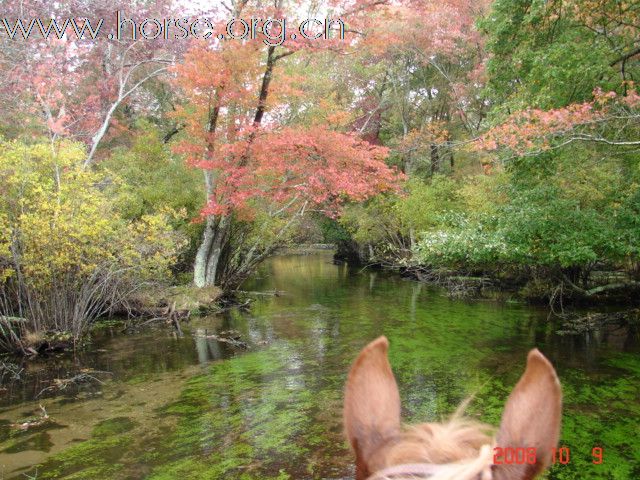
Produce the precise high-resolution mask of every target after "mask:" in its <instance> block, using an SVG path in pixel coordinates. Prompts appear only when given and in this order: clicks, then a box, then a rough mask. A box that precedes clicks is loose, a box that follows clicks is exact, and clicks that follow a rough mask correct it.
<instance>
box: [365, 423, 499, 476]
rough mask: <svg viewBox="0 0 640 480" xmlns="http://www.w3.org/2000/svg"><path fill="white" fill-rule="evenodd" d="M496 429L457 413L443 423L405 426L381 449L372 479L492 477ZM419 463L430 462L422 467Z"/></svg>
mask: <svg viewBox="0 0 640 480" xmlns="http://www.w3.org/2000/svg"><path fill="white" fill-rule="evenodd" d="M494 430H495V429H494V428H493V427H491V426H489V425H485V424H482V423H479V422H476V421H473V420H470V419H467V418H462V417H460V416H458V415H455V416H454V417H453V418H452V419H450V420H449V421H447V422H444V423H421V424H417V425H408V426H405V427H403V429H402V430H401V432H400V434H399V435H398V436H397V437H396V438H395V439H394V440H393V441H392V442H389V444H388V445H387V446H386V447H385V448H384V451H382V452H380V460H381V463H380V466H381V467H382V469H380V470H379V471H378V472H377V473H376V474H374V475H373V476H371V477H370V480H391V479H393V480H404V479H409V478H413V479H415V478H420V477H416V475H417V474H422V476H427V475H428V478H429V479H430V480H472V479H478V478H491V476H490V474H487V473H486V472H487V469H490V465H491V463H492V460H493V448H492V447H493V444H494V440H493V436H492V433H493V431H494ZM419 465H423V466H424V465H427V467H426V468H425V467H420V466H419Z"/></svg>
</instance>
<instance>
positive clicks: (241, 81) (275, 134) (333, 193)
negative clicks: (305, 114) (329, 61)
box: [175, 0, 399, 290]
mask: <svg viewBox="0 0 640 480" xmlns="http://www.w3.org/2000/svg"><path fill="white" fill-rule="evenodd" d="M377 3H382V2H362V3H354V2H349V4H348V5H342V6H340V5H338V6H334V8H337V9H338V11H343V12H345V13H344V15H343V16H342V18H343V19H345V21H347V19H348V24H349V26H350V29H351V31H352V32H355V30H356V29H357V28H356V27H357V25H358V21H359V20H360V19H365V18H366V12H367V11H368V10H369V9H371V8H374V7H375V5H376V4H377ZM297 8H299V5H293V4H289V5H288V8H287V9H285V3H284V2H282V1H280V0H276V1H275V2H274V3H273V4H272V5H271V7H270V8H267V9H265V8H261V9H259V10H258V9H255V8H253V6H252V5H251V4H250V2H248V1H246V0H244V1H243V0H236V1H235V2H233V3H232V11H231V12H230V14H231V16H232V17H236V18H239V17H246V18H249V17H254V18H258V17H261V18H283V17H287V18H289V19H292V18H294V17H295V15H294V14H292V12H296V11H297ZM290 23H291V22H290ZM215 28H218V29H219V30H218V31H224V22H223V21H221V22H220V23H219V24H216V25H215ZM274 32H275V30H274V31H271V35H273V34H274ZM354 35H355V33H351V38H354ZM264 40H265V37H264V36H263V35H258V38H256V39H254V40H250V39H246V40H242V41H241V40H228V41H223V42H218V41H207V42H199V43H195V44H193V46H192V48H191V49H190V50H189V51H188V52H187V54H186V55H185V60H184V62H183V63H181V64H180V65H178V66H177V67H176V74H177V75H176V76H177V83H178V85H179V86H180V87H181V88H182V91H183V94H184V97H185V100H186V101H185V102H184V104H183V105H182V106H181V107H180V108H178V111H177V115H178V116H179V117H180V118H181V121H182V122H183V123H184V125H185V132H184V135H183V137H182V139H181V140H180V141H179V142H178V143H177V145H176V147H175V149H176V151H177V152H180V153H182V154H184V155H185V156H186V159H187V162H188V163H190V164H191V165H193V166H196V167H199V168H201V169H202V170H203V173H204V183H205V187H206V196H207V204H206V206H205V208H204V209H203V211H202V217H203V221H204V223H205V229H204V234H203V237H202V242H201V244H200V246H199V248H198V251H197V255H196V259H195V265H194V283H195V285H196V286H199V287H203V286H208V285H213V284H217V285H220V286H222V287H223V288H224V289H226V290H229V289H233V288H235V287H237V286H238V285H239V284H240V283H241V282H242V280H243V279H244V278H245V277H246V276H247V274H248V273H250V272H251V271H252V270H253V269H254V268H255V266H256V265H257V264H258V263H259V262H260V261H261V260H262V259H264V258H265V257H266V256H267V255H269V254H270V253H272V252H273V251H274V249H276V248H277V247H278V246H280V245H282V242H283V240H284V238H285V237H286V235H287V233H288V232H290V231H291V229H292V227H293V226H294V225H295V224H296V222H297V220H298V219H300V218H301V216H302V215H303V214H304V213H305V212H308V211H310V210H320V211H322V212H324V213H325V214H327V215H336V214H337V213H338V211H339V208H340V206H341V205H342V204H343V203H344V202H346V201H349V200H355V201H359V200H364V199H366V198H368V197H370V196H372V195H374V194H376V193H378V192H382V191H385V190H390V189H395V188H397V183H398V179H399V177H398V176H397V174H396V173H395V171H394V170H392V169H390V168H388V167H387V166H386V165H385V163H384V159H385V157H386V155H387V150H386V149H385V148H384V147H380V146H374V145H371V144H369V143H367V142H365V141H363V140H361V139H359V138H358V137H356V136H355V135H353V134H351V133H348V132H340V131H334V130H331V129H329V128H327V126H323V125H317V124H311V125H308V124H307V125H304V124H303V125H300V124H293V123H291V122H288V121H286V120H285V118H291V117H292V116H291V115H284V114H283V113H284V112H287V111H289V110H290V109H291V108H293V105H298V107H297V108H300V107H299V105H300V102H296V101H295V100H296V99H299V98H300V96H301V95H303V92H304V90H303V89H304V78H301V77H300V75H298V74H296V73H294V72H295V69H294V68H292V64H289V65H288V67H289V68H285V67H284V66H285V63H283V62H285V59H287V60H288V61H293V60H292V59H293V58H294V57H299V56H301V55H308V54H312V52H314V51H327V50H329V49H331V50H333V51H339V50H340V49H344V48H347V47H348V46H349V44H350V41H349V40H348V39H347V40H339V39H335V38H334V39H332V40H317V41H315V42H310V41H306V40H304V39H302V40H301V39H300V38H297V39H295V40H292V39H291V38H290V37H289V36H288V37H287V41H286V42H285V43H283V44H282V45H278V46H269V45H266V44H265V42H264ZM320 42H323V43H320ZM294 54H296V55H294ZM281 65H283V67H282V68H280V66H281Z"/></svg>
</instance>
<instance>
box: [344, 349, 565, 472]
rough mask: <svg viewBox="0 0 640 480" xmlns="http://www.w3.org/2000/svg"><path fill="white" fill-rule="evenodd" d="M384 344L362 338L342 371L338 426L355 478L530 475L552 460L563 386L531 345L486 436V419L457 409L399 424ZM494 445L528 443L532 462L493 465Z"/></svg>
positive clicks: (398, 413) (393, 382)
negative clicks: (441, 418) (431, 419)
mask: <svg viewBox="0 0 640 480" xmlns="http://www.w3.org/2000/svg"><path fill="white" fill-rule="evenodd" d="M388 346H389V342H388V341H387V339H386V338H385V337H380V338H378V339H376V340H374V341H373V342H371V343H370V344H369V345H367V346H366V347H365V348H364V349H363V350H362V351H361V352H360V355H358V358H356V360H355V361H354V363H353V365H352V367H351V371H350V372H349V376H348V378H347V383H346V388H345V399H344V426H345V433H346V436H347V439H348V440H349V443H350V444H351V447H352V449H353V451H354V453H355V457H356V480H365V479H370V480H382V479H385V478H394V479H403V478H405V479H406V478H416V473H415V472H416V469H418V473H422V474H421V475H419V476H418V478H429V479H431V480H444V479H447V480H454V479H455V480H476V479H482V480H485V479H492V480H531V479H533V478H535V477H536V476H537V475H539V474H540V473H541V472H542V471H543V470H544V469H545V468H546V467H547V466H548V465H549V464H550V463H551V456H552V449H553V448H555V447H556V446H557V444H558V438H559V434H560V416H561V410H562V394H561V391H560V382H559V381H558V377H557V375H556V372H555V370H554V368H553V366H552V365H551V363H550V362H549V361H548V360H547V359H546V358H545V357H544V356H543V355H542V353H540V352H539V351H538V350H537V349H534V350H531V351H530V352H529V355H528V357H527V367H526V370H525V372H524V374H523V375H522V377H521V378H520V380H519V381H518V383H517V385H516V386H515V388H514V389H513V391H512V392H511V395H509V398H508V400H507V403H506V405H505V409H504V412H503V415H502V421H501V424H500V427H499V429H498V431H497V434H496V436H495V437H492V436H491V435H490V432H491V431H492V430H493V428H492V427H489V426H487V425H483V424H479V423H476V422H473V421H470V420H466V419H463V418H461V416H460V415H459V414H456V415H454V417H453V418H452V419H451V420H450V421H449V422H446V423H424V424H420V425H416V426H410V427H403V426H401V424H400V395H399V393H398V387H397V384H396V380H395V377H394V376H393V372H392V371H391V365H390V364H389V360H388V359H387V349H388ZM494 447H502V448H505V447H512V448H518V447H524V448H530V447H534V448H535V449H536V462H535V464H533V465H529V464H527V463H524V464H521V465H517V464H511V465H503V464H496V465H494V464H493V459H494ZM394 466H398V467H394ZM405 466H406V475H403V474H402V473H403V472H404V470H403V469H404V468H405ZM421 469H422V470H421ZM394 470H399V471H400V473H398V472H397V471H394ZM376 472H377V473H376ZM386 472H392V473H393V475H389V474H387V473H386Z"/></svg>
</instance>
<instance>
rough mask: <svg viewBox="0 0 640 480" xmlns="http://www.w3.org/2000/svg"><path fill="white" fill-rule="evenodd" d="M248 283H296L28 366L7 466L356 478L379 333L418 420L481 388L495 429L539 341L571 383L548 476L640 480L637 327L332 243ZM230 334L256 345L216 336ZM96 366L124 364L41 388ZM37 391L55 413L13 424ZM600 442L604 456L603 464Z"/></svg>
mask: <svg viewBox="0 0 640 480" xmlns="http://www.w3.org/2000/svg"><path fill="white" fill-rule="evenodd" d="M245 288H246V290H251V291H272V290H274V289H276V290H278V291H284V292H285V293H283V294H282V295H281V296H278V297H272V296H259V297H257V298H258V300H257V301H256V302H255V303H254V304H253V306H252V308H251V311H250V312H248V313H247V312H245V313H243V312H239V311H233V312H231V313H229V314H227V315H225V316H217V317H216V316H214V317H209V318H203V319H198V320H194V321H192V323H191V324H190V325H189V326H187V327H185V333H186V335H185V337H184V338H181V339H180V338H174V337H173V336H172V335H171V334H170V333H169V332H168V331H167V330H165V329H158V330H150V331H146V332H144V333H140V334H136V335H121V334H118V333H117V332H116V329H113V330H110V329H106V330H105V331H104V332H103V333H102V334H98V335H96V337H95V338H94V344H93V346H92V348H91V350H90V351H87V352H86V353H83V354H80V355H78V356H76V357H75V358H73V357H69V356H60V357H57V358H56V359H55V360H53V361H51V360H50V361H47V362H44V363H38V362H33V363H30V364H29V365H28V366H27V369H26V371H25V372H23V373H22V377H23V378H22V381H20V382H17V381H16V382H12V383H10V384H8V385H4V387H5V388H6V390H5V391H4V392H3V393H0V479H11V478H26V477H25V476H24V475H23V474H24V473H28V474H30V475H35V474H36V473H37V478H39V479H43V478H67V479H71V478H75V479H94V478H95V479H125V478H127V479H129V478H149V479H174V478H180V479H227V478H228V479H276V478H277V479H288V478H294V479H306V478H309V479H311V478H314V479H315V478H317V479H320V478H322V479H342V478H351V475H352V473H353V469H352V466H351V458H350V454H349V451H348V449H347V448H346V445H345V443H344V441H343V439H342V433H341V431H342V427H341V424H340V422H341V401H342V388H343V382H344V380H345V376H346V372H347V369H348V366H349V364H350V362H351V361H352V360H353V358H354V356H355V355H356V354H357V352H358V351H359V349H360V348H362V346H364V345H365V344H366V343H367V342H368V341H369V340H371V339H373V338H375V337H377V336H378V335H381V334H384V335H387V337H388V338H389V340H390V342H391V348H390V360H391V363H392V365H393V368H394V371H395V372H396V376H397V378H398V383H399V387H400V391H401V397H402V400H403V414H404V417H405V420H408V421H431V420H437V419H440V418H443V417H446V416H447V415H449V414H451V413H452V412H453V410H455V408H456V406H457V405H458V404H459V403H460V402H461V401H462V400H464V399H465V398H466V397H468V396H469V395H470V394H474V393H475V394H476V397H475V400H474V402H473V403H472V404H471V406H470V408H469V409H468V414H470V415H472V416H475V417H478V418H479V419H480V420H483V421H487V422H489V423H493V424H497V423H498V422H499V418H500V414H501V410H502V406H503V403H504V401H505V399H506V397H507V395H508V393H509V391H510V389H511V388H512V386H513V385H514V384H515V382H516V381H517V379H518V377H519V376H520V374H521V373H522V370H523V368H524V362H525V358H526V352H527V351H528V350H529V349H530V348H531V347H533V346H537V347H538V348H540V349H541V350H542V351H543V352H544V353H545V354H546V355H547V356H548V357H549V358H550V359H551V361H552V362H553V363H554V364H555V365H556V367H557V369H558V373H559V375H560V378H561V381H562V384H563V389H564V394H565V411H564V418H563V431H562V441H561V442H562V444H563V445H566V446H567V447H568V448H570V455H571V456H570V460H569V463H568V464H567V465H560V464H558V465H556V466H554V467H553V469H552V471H551V472H550V474H549V475H548V478H550V479H574V478H581V479H583V478H584V479H586V478H589V479H632V478H640V440H639V438H638V433H639V425H640V348H639V345H638V343H639V342H638V332H637V331H634V330H630V329H623V330H618V331H603V332H597V333H595V334H590V335H585V336H571V337H567V336H565V337H561V336H558V335H556V334H555V333H554V331H555V328H554V327H553V326H552V325H550V324H549V322H548V321H547V312H546V311H545V310H542V309H535V308H531V307H528V306H524V305H520V304H498V303H495V302H483V301H469V302H464V301H457V300H450V299H448V298H447V297H445V296H443V295H442V293H441V292H440V291H438V290H436V289H431V288H428V287H426V286H425V285H421V284H418V283H414V282H410V281H405V280H402V279H400V278H398V277H395V276H388V275H385V274H383V273H380V272H370V271H364V272H361V271H359V270H356V269H350V268H349V267H348V266H346V265H341V266H336V265H333V264H332V262H331V254H330V253H321V254H318V255H313V256H283V257H277V258H274V259H272V260H270V261H269V262H267V263H266V264H265V265H264V266H263V268H262V269H261V271H260V272H259V274H258V275H256V277H255V278H254V279H252V280H251V281H250V282H249V284H248V285H246V286H245ZM229 329H236V330H238V331H239V332H240V333H241V334H242V336H243V338H244V339H245V340H247V341H248V342H249V344H250V348H249V349H248V350H246V351H245V350H238V349H233V348H231V347H230V346H229V345H227V344H225V343H218V342H217V341H215V340H213V339H210V338H209V339H208V338H206V337H205V336H204V335H203V334H205V331H206V333H211V332H219V331H223V330H229ZM89 368H90V369H95V370H100V371H108V372H111V374H109V375H107V374H95V376H96V378H99V379H100V380H101V381H102V382H103V383H98V382H96V381H92V382H88V383H83V384H80V385H77V386H76V385H70V386H69V387H68V388H66V389H65V390H63V391H55V392H54V391H53V390H51V391H46V392H44V393H42V394H41V396H40V397H39V398H38V399H35V398H34V397H35V396H36V395H37V394H38V393H40V392H41V391H42V390H43V389H44V388H46V387H48V386H50V385H51V382H52V381H53V379H54V378H68V377H71V376H73V375H77V374H78V373H81V372H82V371H83V369H89ZM84 371H88V370H84ZM40 404H41V405H42V406H43V407H45V408H46V411H47V412H48V414H49V421H48V422H46V423H43V424H42V425H40V426H35V427H32V428H29V429H27V430H24V431H22V430H19V429H16V428H12V427H10V424H15V423H21V422H24V421H25V419H27V417H37V416H38V412H39V411H40V409H39V405H40ZM35 419H36V420H37V418H35ZM595 446H600V447H603V448H604V463H603V464H602V465H594V464H593V463H592V460H593V457H592V455H591V453H592V448H593V447H595Z"/></svg>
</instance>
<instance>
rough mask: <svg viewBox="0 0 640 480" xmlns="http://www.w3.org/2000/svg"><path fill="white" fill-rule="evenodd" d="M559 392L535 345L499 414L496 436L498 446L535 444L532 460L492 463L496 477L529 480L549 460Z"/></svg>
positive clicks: (553, 374) (557, 423)
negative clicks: (533, 459) (534, 456)
mask: <svg viewBox="0 0 640 480" xmlns="http://www.w3.org/2000/svg"><path fill="white" fill-rule="evenodd" d="M561 414H562V392H561V390H560V382H559V381H558V376H557V375H556V371H555V370H554V368H553V366H552V365H551V363H550V362H549V360H547V359H546V358H545V357H544V355H542V353H540V352H539V351H538V350H537V349H534V350H531V351H530V352H529V356H528V357H527V368H526V370H525V372H524V374H523V375H522V377H520V381H519V382H518V384H517V385H516V386H515V388H514V389H513V391H512V392H511V395H509V399H508V400H507V404H506V405H505V409H504V413H503V414H502V422H501V423H500V429H499V431H498V435H497V437H496V446H497V447H501V448H503V449H504V448H525V449H526V448H535V449H536V450H535V452H536V462H535V464H533V465H530V464H528V463H525V464H522V465H515V464H512V465H494V478H495V479H496V480H507V479H508V480H530V479H532V478H534V477H535V476H536V475H538V474H539V473H540V472H542V471H543V470H544V469H545V468H546V467H547V466H548V465H549V464H550V463H551V456H552V449H553V448H555V447H556V446H557V445H558V439H559V437H560V417H561Z"/></svg>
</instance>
